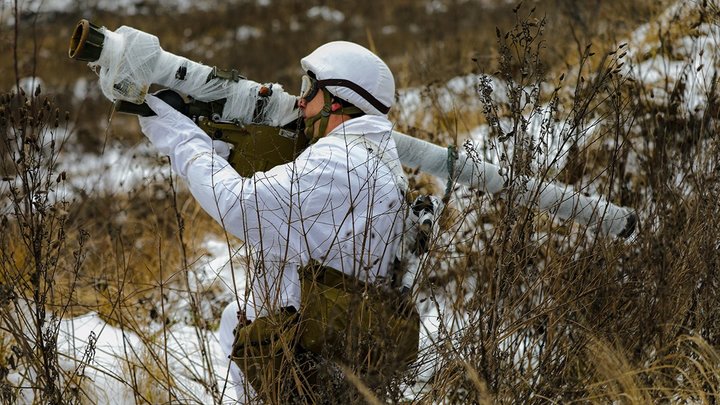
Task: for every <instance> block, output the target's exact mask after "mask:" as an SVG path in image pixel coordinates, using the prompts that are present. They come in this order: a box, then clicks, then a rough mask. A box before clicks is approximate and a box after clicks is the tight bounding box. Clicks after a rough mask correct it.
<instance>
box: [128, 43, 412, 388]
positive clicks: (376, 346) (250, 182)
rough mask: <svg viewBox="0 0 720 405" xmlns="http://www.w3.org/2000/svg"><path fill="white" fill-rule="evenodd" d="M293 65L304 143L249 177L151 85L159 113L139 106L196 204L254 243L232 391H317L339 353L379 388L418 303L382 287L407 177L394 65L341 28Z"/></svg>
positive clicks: (225, 333) (406, 355)
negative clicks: (334, 38) (298, 77)
mask: <svg viewBox="0 0 720 405" xmlns="http://www.w3.org/2000/svg"><path fill="white" fill-rule="evenodd" d="M301 66H302V69H303V71H304V72H305V73H306V74H305V76H303V78H302V84H303V85H302V90H301V94H300V97H299V98H298V101H297V107H298V109H299V113H300V114H301V116H302V119H303V121H304V130H305V135H306V136H307V137H309V138H311V139H312V144H311V145H310V146H309V147H308V148H307V149H306V150H304V151H303V152H302V153H301V154H300V155H299V156H298V157H297V158H296V159H295V161H293V162H290V163H287V164H284V165H280V166H276V167H274V168H272V169H270V170H268V171H266V172H257V173H255V174H254V175H253V176H251V177H247V178H245V177H242V176H240V175H239V174H238V173H237V172H236V171H235V170H234V169H233V168H232V167H230V166H229V165H228V164H227V161H226V160H225V159H224V158H223V157H222V156H219V155H218V154H217V153H216V152H215V151H214V149H213V144H212V140H211V138H210V137H209V136H208V135H207V134H206V133H205V132H203V131H202V130H200V129H199V128H198V127H197V126H196V125H195V124H194V123H193V122H192V121H191V120H190V119H189V118H187V117H185V116H183V115H182V114H180V113H179V112H177V111H175V110H174V109H172V108H171V107H169V106H168V105H167V104H165V103H164V102H162V101H161V100H159V99H157V98H155V97H153V96H148V98H147V100H146V101H147V103H148V105H149V106H150V107H151V108H152V109H153V110H154V111H155V112H156V113H157V116H155V117H147V118H141V119H140V122H141V126H142V129H143V132H144V133H145V134H146V135H147V137H148V138H149V139H150V140H151V141H152V143H153V144H154V145H155V146H156V147H157V148H158V149H159V150H160V152H162V153H164V154H167V155H168V156H170V160H171V163H172V165H173V168H174V170H175V172H176V173H177V174H178V175H179V176H180V177H182V178H184V179H185V181H186V182H187V184H188V186H189V189H190V191H191V192H192V194H193V196H194V197H195V198H196V199H197V200H198V202H199V203H200V204H201V206H202V207H203V208H204V209H205V210H206V211H207V212H208V213H209V214H210V215H211V216H213V218H215V220H217V221H218V222H219V223H220V224H221V225H222V226H224V227H225V229H227V230H228V231H229V232H231V233H232V234H234V235H235V236H237V237H239V238H241V239H242V240H244V241H245V242H246V243H248V244H249V245H250V246H251V250H252V251H253V252H254V253H255V254H256V256H257V257H256V259H257V260H256V266H255V267H254V268H253V269H252V271H251V272H250V274H249V275H248V279H249V280H250V282H249V286H250V288H249V292H248V294H246V295H247V296H238V299H237V300H236V301H235V302H233V303H232V304H231V305H229V306H228V308H226V309H225V311H224V312H223V316H222V320H221V326H220V340H221V345H222V347H223V348H224V349H225V350H226V351H227V354H228V355H229V356H230V357H231V358H232V359H233V364H232V365H231V374H232V375H233V379H234V380H235V381H236V382H237V383H238V384H237V388H238V394H239V395H240V399H241V400H249V399H252V398H253V395H255V394H257V395H259V397H260V398H261V399H263V400H265V401H266V402H284V401H287V400H288V399H289V398H288V397H289V396H290V397H292V398H294V400H297V401H299V402H305V401H306V402H316V401H321V400H322V398H321V395H320V394H318V393H319V392H321V391H322V389H323V387H326V388H327V384H328V381H329V380H332V376H333V375H336V374H337V370H338V368H336V367H335V368H334V366H337V365H342V366H344V367H347V368H343V370H350V371H351V372H352V373H353V374H356V375H357V376H359V377H360V379H361V380H362V381H363V382H364V384H366V385H368V386H369V387H371V388H380V387H381V386H382V385H383V384H385V383H387V382H388V380H389V379H390V378H392V377H393V376H394V375H396V373H397V372H398V371H401V370H402V369H403V368H404V367H405V366H406V365H407V364H408V362H409V361H412V360H413V358H414V357H415V356H416V354H417V344H418V328H419V318H418V316H417V312H416V311H415V308H414V305H412V304H411V303H409V302H408V301H409V300H408V299H407V298H406V297H404V296H403V295H402V294H400V293H398V291H397V290H396V289H393V288H391V285H392V284H393V283H392V279H393V277H394V276H395V275H394V274H393V272H394V270H393V269H394V267H395V264H396V250H397V249H398V248H399V245H400V239H401V238H400V237H401V233H402V230H403V224H404V212H405V208H404V207H405V204H404V201H405V199H404V194H405V188H406V180H405V178H404V175H403V172H402V167H401V165H400V162H399V160H398V155H397V150H396V147H395V143H394V141H393V138H392V136H391V132H392V127H393V125H392V123H391V122H390V121H389V120H388V119H387V113H388V111H389V110H390V108H391V107H392V104H393V101H394V96H395V83H394V78H393V75H392V73H391V71H390V69H389V68H388V67H387V65H386V64H385V63H384V62H383V61H382V60H381V59H380V58H379V57H377V56H376V55H375V54H373V53H372V52H371V51H369V50H367V49H365V48H364V47H362V46H360V45H357V44H354V43H350V42H342V41H338V42H331V43H328V44H325V45H323V46H321V47H319V48H318V49H316V50H315V51H314V52H312V53H311V54H310V55H308V56H307V57H305V58H303V59H302V60H301ZM332 370H336V372H335V374H333V373H332ZM243 377H244V378H243ZM253 391H254V394H253ZM335 399H337V398H335Z"/></svg>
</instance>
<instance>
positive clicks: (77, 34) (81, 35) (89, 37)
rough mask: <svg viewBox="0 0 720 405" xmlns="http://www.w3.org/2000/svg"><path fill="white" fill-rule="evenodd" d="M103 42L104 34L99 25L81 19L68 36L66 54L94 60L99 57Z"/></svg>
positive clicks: (81, 59)
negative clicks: (68, 47) (68, 42)
mask: <svg viewBox="0 0 720 405" xmlns="http://www.w3.org/2000/svg"><path fill="white" fill-rule="evenodd" d="M103 42H105V34H103V33H102V31H100V27H98V26H97V25H95V24H93V23H91V22H90V21H88V20H85V19H82V20H80V22H78V24H77V26H76V27H75V31H73V34H72V37H70V49H69V50H68V56H70V58H71V59H75V60H79V61H85V62H95V61H97V60H98V59H100V53H102V48H103Z"/></svg>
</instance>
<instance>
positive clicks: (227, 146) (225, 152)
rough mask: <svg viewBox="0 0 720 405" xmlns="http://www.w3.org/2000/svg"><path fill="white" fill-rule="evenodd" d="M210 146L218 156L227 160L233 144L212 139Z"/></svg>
mask: <svg viewBox="0 0 720 405" xmlns="http://www.w3.org/2000/svg"><path fill="white" fill-rule="evenodd" d="M212 146H213V150H214V151H215V153H217V154H218V156H220V157H221V158H223V159H225V160H228V158H229V157H230V151H231V150H232V148H233V145H232V144H231V143H227V142H223V141H217V140H213V142H212Z"/></svg>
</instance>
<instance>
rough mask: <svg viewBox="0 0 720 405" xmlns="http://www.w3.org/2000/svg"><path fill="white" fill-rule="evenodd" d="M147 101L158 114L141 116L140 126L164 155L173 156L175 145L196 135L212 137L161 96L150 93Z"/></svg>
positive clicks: (146, 98)
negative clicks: (161, 98)
mask: <svg viewBox="0 0 720 405" xmlns="http://www.w3.org/2000/svg"><path fill="white" fill-rule="evenodd" d="M145 102H146V103H147V105H148V106H149V107H150V108H151V109H152V110H153V111H155V114H157V115H156V116H152V117H139V118H138V121H139V122H140V128H141V129H142V131H143V133H144V134H145V136H147V137H148V139H150V142H152V144H153V145H155V147H156V148H157V149H158V151H159V152H160V153H162V154H163V155H168V156H171V155H172V154H173V149H174V148H175V146H177V145H178V144H179V143H181V142H182V141H185V140H188V139H190V138H192V137H194V136H202V135H204V136H206V137H207V138H208V139H210V137H208V136H207V134H205V133H204V132H203V131H202V130H201V129H200V128H199V127H198V126H197V125H195V123H194V122H193V121H192V120H191V119H190V118H188V117H186V116H185V115H183V114H182V113H181V112H180V111H177V110H176V109H174V108H172V107H170V106H169V105H168V104H167V103H166V102H164V101H162V100H160V99H159V98H157V97H155V96H153V95H151V94H148V95H147V97H145ZM200 134H202V135H200Z"/></svg>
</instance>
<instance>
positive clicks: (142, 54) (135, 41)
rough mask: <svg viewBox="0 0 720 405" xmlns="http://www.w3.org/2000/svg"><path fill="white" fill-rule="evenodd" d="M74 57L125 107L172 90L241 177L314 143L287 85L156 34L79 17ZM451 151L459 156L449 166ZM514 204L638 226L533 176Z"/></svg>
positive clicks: (491, 184)
mask: <svg viewBox="0 0 720 405" xmlns="http://www.w3.org/2000/svg"><path fill="white" fill-rule="evenodd" d="M69 56H70V58H72V59H75V60H79V61H86V62H89V65H90V66H91V67H93V68H99V69H100V72H99V81H100V88H101V90H102V92H103V94H104V95H105V96H106V97H107V98H108V99H109V100H111V101H114V102H115V103H116V110H117V111H120V112H129V113H134V114H140V115H150V114H153V112H152V110H150V109H149V108H148V107H147V105H145V104H144V99H145V96H146V95H147V92H148V90H149V88H150V85H151V84H157V85H160V86H164V87H166V88H168V89H172V90H174V92H173V91H169V90H168V91H166V92H165V93H164V94H162V95H161V98H163V99H165V101H166V102H169V103H170V104H171V105H173V106H174V107H175V108H177V109H178V110H180V111H182V112H183V113H184V114H186V115H187V116H189V117H191V118H193V120H195V122H196V123H197V124H198V126H200V128H202V129H203V130H204V131H205V132H206V133H208V134H209V135H210V136H211V137H213V138H214V139H220V140H223V141H226V142H229V143H231V144H233V145H234V147H233V152H232V154H231V156H230V159H229V160H230V164H231V165H233V167H234V168H235V169H236V170H237V171H238V173H240V174H241V175H243V176H249V175H252V173H254V172H256V171H263V170H267V169H269V168H271V167H273V166H275V165H278V164H283V163H287V162H290V161H292V160H293V159H294V158H295V156H297V154H299V153H300V152H301V151H302V150H303V149H304V148H305V147H307V145H308V141H307V140H306V139H305V137H304V135H303V134H302V131H300V130H299V129H298V128H299V126H298V124H297V123H298V120H299V116H300V115H299V112H298V109H297V98H296V97H295V96H293V95H291V94H289V93H287V92H285V91H284V90H283V88H282V86H280V85H278V84H260V83H257V82H254V81H252V80H248V79H246V78H244V77H242V76H240V75H239V74H238V73H237V72H236V71H234V70H231V71H222V70H218V69H217V68H214V67H209V66H206V65H203V64H200V63H197V62H194V61H191V60H189V59H187V58H184V57H181V56H177V55H174V54H172V53H170V52H167V51H165V50H163V49H162V48H161V47H160V43H159V40H158V38H157V37H156V36H154V35H151V34H148V33H145V32H143V31H140V30H137V29H134V28H131V27H127V26H122V27H120V28H118V29H117V30H115V31H111V30H109V29H107V28H105V27H98V26H96V25H94V24H92V23H90V22H89V21H87V20H81V21H80V22H79V23H78V25H77V27H76V29H75V31H74V32H73V35H72V38H71V40H70V50H69ZM178 93H181V94H184V95H185V96H184V97H183V96H180V95H179V94H178ZM392 136H393V139H394V140H395V143H396V145H397V149H398V154H399V156H400V160H401V162H402V164H403V165H405V166H407V167H409V168H412V169H419V170H421V171H423V172H426V173H430V174H432V175H435V176H438V177H440V178H443V179H446V180H447V179H448V178H449V179H451V180H452V181H455V182H457V183H460V184H463V185H466V186H469V187H473V188H477V189H479V190H482V191H484V192H487V193H491V194H498V193H502V192H503V190H504V188H505V184H506V178H505V176H503V174H502V171H501V169H500V167H498V166H496V165H493V164H490V163H487V162H483V161H480V160H478V159H476V158H473V157H471V156H470V155H469V154H467V153H464V152H460V153H457V154H449V153H448V149H447V148H445V147H441V146H438V145H434V144H432V143H430V142H426V141H423V140H420V139H416V138H413V137H410V136H408V135H405V134H402V133H399V132H396V131H393V134H392ZM449 156H450V157H451V158H452V159H455V161H453V162H450V163H451V164H448V158H449ZM451 171H452V173H451ZM516 202H518V203H521V204H524V205H527V206H537V208H539V209H541V210H544V211H548V212H550V213H551V214H552V215H553V216H555V217H557V218H560V219H563V220H565V219H573V220H575V221H577V222H580V223H582V224H585V225H589V226H595V227H599V229H600V230H601V231H602V232H603V233H605V234H611V235H615V236H619V237H628V236H630V235H631V234H632V233H633V231H634V229H635V226H636V223H637V215H636V214H635V213H634V212H633V211H632V210H631V209H628V208H626V207H619V206H617V205H614V204H612V203H610V202H607V201H605V200H604V199H602V198H600V197H591V196H586V195H582V194H581V193H578V192H577V191H575V190H573V188H572V187H570V186H567V185H562V184H554V183H548V182H543V181H540V180H537V179H534V178H528V179H527V191H525V192H524V193H523V194H521V195H520V196H519V197H517V201H516Z"/></svg>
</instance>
